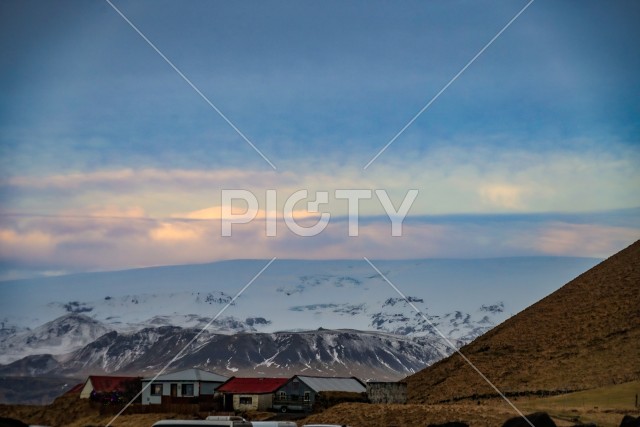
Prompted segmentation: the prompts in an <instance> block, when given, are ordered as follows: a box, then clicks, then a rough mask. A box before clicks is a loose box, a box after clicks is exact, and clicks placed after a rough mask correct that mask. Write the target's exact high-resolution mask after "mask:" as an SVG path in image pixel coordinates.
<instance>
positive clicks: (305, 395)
mask: <svg viewBox="0 0 640 427" xmlns="http://www.w3.org/2000/svg"><path fill="white" fill-rule="evenodd" d="M310 400H311V392H308V391H305V392H304V401H305V402H308V401H310Z"/></svg>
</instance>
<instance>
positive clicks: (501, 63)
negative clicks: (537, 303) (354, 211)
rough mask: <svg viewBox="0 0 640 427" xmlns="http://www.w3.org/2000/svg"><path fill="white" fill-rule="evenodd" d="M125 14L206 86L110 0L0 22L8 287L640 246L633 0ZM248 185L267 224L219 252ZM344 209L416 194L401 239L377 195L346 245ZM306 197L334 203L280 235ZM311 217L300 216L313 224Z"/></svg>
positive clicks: (2, 226)
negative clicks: (153, 270)
mask: <svg viewBox="0 0 640 427" xmlns="http://www.w3.org/2000/svg"><path fill="white" fill-rule="evenodd" d="M113 5H114V6H115V7H116V8H118V9H119V10H120V12H121V13H122V14H123V15H124V16H126V18H127V19H129V20H130V22H131V23H132V24H133V25H135V26H136V27H137V28H138V30H139V31H140V32H141V33H142V34H144V36H145V37H147V39H148V40H149V41H150V42H151V43H153V44H154V45H155V46H156V48H157V49H158V50H159V51H160V52H162V54H163V55H165V57H166V58H167V59H168V60H169V61H171V63H172V64H173V65H174V66H175V67H176V68H177V69H178V70H180V72H181V73H182V74H183V76H184V77H186V78H187V79H188V80H189V81H190V82H191V84H192V85H193V86H191V85H190V84H189V83H188V82H187V81H185V79H184V78H183V77H181V76H180V74H179V73H178V72H177V71H176V70H175V69H174V68H172V67H171V66H170V65H169V64H168V63H167V61H165V59H163V58H162V56H161V55H160V54H159V53H158V52H157V51H155V50H154V49H153V48H152V47H151V46H150V45H149V43H147V41H145V40H144V39H143V38H142V37H141V36H140V34H138V33H137V32H136V31H135V30H134V29H133V28H132V27H131V26H130V25H129V24H128V23H127V22H126V21H125V19H123V17H122V16H120V15H119V14H118V12H117V11H116V10H115V9H114V8H113V7H112V6H111V5H110V4H109V3H108V2H106V1H100V0H92V1H79V0H78V1H59V2H37V1H31V0H27V1H17V0H9V1H5V2H2V3H1V4H0V52H2V55H0V94H1V95H0V280H6V279H15V278H22V277H36V276H42V275H57V274H65V273H74V272H83V271H102V270H118V269H125V268H135V267H144V266H152V265H173V264H188V263H202V262H211V261H216V260H223V259H246V258H251V259H255V258H259V259H270V258H272V257H279V258H305V259H346V258H353V259H362V257H363V256H366V257H369V258H375V259H406V258H433V257H435V258H482V257H500V256H537V255H544V256H548V255H550V256H585V257H601V258H603V257H607V256H610V255H612V254H613V253H615V252H617V251H618V250H620V249H622V248H624V247H626V246H628V245H629V244H631V243H632V242H634V241H635V240H637V239H638V238H640V168H639V167H638V166H639V165H640V138H639V137H640V120H638V118H639V117H640V115H639V113H640V96H639V95H640V78H639V77H638V76H640V52H639V49H638V46H637V40H639V39H640V27H639V26H638V25H637V23H638V22H640V5H639V4H638V3H637V2H635V1H618V2H615V3H605V2H599V1H583V2H580V3H579V5H576V4H575V3H574V2H569V1H551V0H549V1H547V0H536V1H534V2H532V3H531V4H530V5H529V7H527V8H526V10H524V11H522V9H523V8H525V6H526V5H527V2H524V1H483V0H479V1H448V2H442V1H421V2H412V1H404V2H394V3H391V2H385V1H367V2H364V1H352V2H339V1H324V2H311V1H272V0H267V1H260V2H258V1H244V2H232V1H190V2H186V3H185V2H177V1H146V0H141V1H136V2H126V1H122V0H114V1H113ZM521 11H522V13H521V15H520V16H518V18H517V19H516V20H514V21H513V22H512V23H511V25H509V26H508V28H506V29H505V30H504V32H502V33H501V34H500V36H499V37H497V38H496V39H495V40H494V41H493V43H491V44H490V45H489V46H488V47H486V49H485V50H484V51H483V52H482V53H481V54H480V55H479V56H477V58H476V59H475V60H474V61H473V62H472V63H471V64H469V62H470V61H471V60H472V58H474V57H475V56H476V55H477V54H478V53H479V52H480V51H481V50H482V49H483V48H484V47H485V46H486V45H487V43H489V42H490V40H492V39H493V38H494V37H495V36H496V35H497V34H498V33H499V32H500V31H501V30H502V29H503V28H504V27H505V25H506V24H507V23H508V22H510V21H511V20H512V18H514V17H515V16H516V15H517V14H518V13H519V12H521ZM468 64H469V66H468V67H467V68H465V69H464V72H462V73H461V74H459V76H458V77H457V78H456V79H454V80H453V81H452V79H453V78H454V76H456V75H457V74H458V73H459V72H460V71H461V70H463V68H464V67H465V66H466V65H468ZM449 83H450V84H449ZM448 84H449V85H448ZM447 85H448V86H447ZM445 87H446V89H445V90H444V91H442V92H441V94H440V96H438V97H437V99H435V101H434V102H433V103H432V104H431V105H430V106H429V107H428V108H427V109H426V110H425V111H424V112H423V113H422V114H420V115H419V117H417V118H416V119H415V121H413V122H412V123H411V124H410V126H408V127H407V128H406V130H405V131H404V132H402V133H401V134H400V135H399V136H398V137H397V138H396V139H395V140H394V141H393V143H392V144H390V145H389V146H388V148H387V149H386V150H384V152H382V154H380V155H379V157H377V158H376V159H375V161H373V162H372V163H370V164H369V165H368V166H367V167H366V168H365V165H367V164H368V163H369V162H370V161H371V160H372V159H373V158H374V156H376V154H378V153H379V152H380V150H381V149H382V148H383V147H385V145H386V144H387V143H389V142H390V141H391V140H392V138H394V136H396V135H397V134H398V133H399V132H400V131H401V129H403V128H404V127H405V125H407V124H408V123H409V121H410V120H411V119H412V118H414V116H416V114H417V113H418V112H419V111H420V110H421V109H422V108H423V107H425V105H427V103H429V102H430V101H431V100H432V99H433V98H434V96H436V94H438V93H439V92H440V91H441V90H442V89H443V88H445ZM196 88H197V91H199V92H200V93H201V94H202V96H200V94H198V92H197V91H196V90H195V89H196ZM203 97H204V98H206V99H207V100H208V102H210V103H211V104H212V105H213V106H214V107H215V108H213V107H212V106H211V105H209V103H208V102H207V100H205V99H203ZM216 109H217V110H218V111H216ZM223 115H224V117H223ZM225 117H226V120H228V121H229V122H231V123H232V124H233V126H235V127H236V129H237V131H236V129H234V128H233V127H232V126H231V125H230V124H229V123H228V122H227V121H226V120H225ZM238 131H239V132H238ZM240 132H241V133H242V135H244V137H243V136H242V135H240ZM244 138H246V139H247V140H248V141H250V142H251V143H252V144H253V145H254V146H255V147H256V148H257V149H258V150H259V151H260V152H261V153H262V155H263V156H264V157H263V156H261V155H260V154H259V153H258V152H257V151H256V150H254V149H253V148H252V147H251V145H250V144H249V143H248V142H247V141H246V140H245V139H244ZM265 158H266V159H268V161H266V160H265ZM233 189H243V190H249V191H251V192H252V193H253V194H254V195H255V197H256V201H257V203H258V206H257V209H256V210H255V212H254V213H255V214H256V218H255V219H254V220H253V221H251V222H248V223H246V224H234V226H233V235H232V236H230V237H223V236H221V223H222V218H223V217H224V211H225V208H227V207H228V205H224V204H223V197H222V193H223V191H224V190H233ZM337 189H361V190H376V189H378V190H385V191H386V192H387V194H388V195H389V197H390V200H391V201H392V203H394V206H395V207H396V208H397V207H399V206H400V203H401V201H402V200H403V198H404V197H405V195H406V194H407V192H408V191H409V190H411V189H415V190H418V196H417V197H416V199H415V201H414V202H413V204H412V205H411V208H410V209H409V212H408V215H407V217H406V218H405V219H404V222H403V228H402V236H397V237H394V236H392V235H391V222H390V219H389V218H388V217H387V215H386V213H385V210H384V209H383V206H382V204H381V203H380V201H379V200H378V199H377V198H376V196H375V193H374V195H373V196H372V198H371V199H370V200H362V201H361V202H360V205H359V208H360V209H359V236H357V237H350V236H349V235H348V232H347V228H348V227H347V225H348V213H349V211H348V203H347V201H346V200H344V199H339V198H336V197H335V190H337ZM267 190H274V191H275V193H276V195H277V201H276V203H275V204H274V205H272V206H267V202H266V194H267ZM298 190H307V191H308V194H309V198H308V200H310V201H313V200H315V199H316V196H315V195H316V194H317V193H316V192H319V191H326V192H327V193H328V194H329V197H328V203H326V204H324V205H321V206H320V210H321V211H322V212H329V213H330V214H331V220H330V223H329V225H328V226H327V228H326V229H324V231H322V232H321V233H319V234H317V235H316V236H313V237H300V236H297V235H295V234H294V233H293V232H291V231H290V230H289V229H288V228H287V226H286V224H285V223H284V221H283V215H284V214H283V209H284V206H285V204H286V200H287V198H288V197H289V196H291V195H292V194H293V193H295V192H296V191H298ZM245 208H246V206H245V205H244V202H242V201H236V203H235V204H234V205H233V211H232V212H233V213H241V212H242V211H243V210H244V209H245ZM307 210H308V207H307V206H306V204H305V203H304V200H303V201H301V202H300V203H298V204H297V205H295V211H296V213H295V217H296V218H298V221H300V223H301V224H304V225H305V226H310V225H312V224H313V223H315V222H316V221H317V220H318V215H319V214H320V212H318V213H315V212H308V211H307ZM270 214H272V215H273V216H275V217H276V218H277V220H276V223H277V235H276V236H267V235H266V232H265V230H266V224H265V217H267V216H268V215H270Z"/></svg>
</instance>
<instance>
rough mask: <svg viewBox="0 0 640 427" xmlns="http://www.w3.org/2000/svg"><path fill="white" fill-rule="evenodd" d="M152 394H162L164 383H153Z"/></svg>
mask: <svg viewBox="0 0 640 427" xmlns="http://www.w3.org/2000/svg"><path fill="white" fill-rule="evenodd" d="M151 396H162V384H151Z"/></svg>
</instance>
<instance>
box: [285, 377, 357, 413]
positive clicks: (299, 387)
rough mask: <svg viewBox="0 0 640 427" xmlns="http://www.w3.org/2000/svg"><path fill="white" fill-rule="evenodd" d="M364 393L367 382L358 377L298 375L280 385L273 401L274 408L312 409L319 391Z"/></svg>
mask: <svg viewBox="0 0 640 427" xmlns="http://www.w3.org/2000/svg"><path fill="white" fill-rule="evenodd" d="M323 392H325V393H326V392H346V393H364V392H366V386H365V384H364V383H363V382H362V381H360V380H359V379H358V378H356V377H312V376H304V375H296V376H294V377H292V378H291V379H290V380H289V381H287V383H286V384H284V385H283V386H282V387H280V388H279V389H278V390H277V392H276V396H275V400H274V402H273V409H276V410H279V411H281V412H287V411H289V410H294V411H310V410H311V409H312V407H313V404H314V403H315V402H316V399H317V396H318V393H323Z"/></svg>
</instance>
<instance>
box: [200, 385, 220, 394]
mask: <svg viewBox="0 0 640 427" xmlns="http://www.w3.org/2000/svg"><path fill="white" fill-rule="evenodd" d="M221 384H222V383H200V394H215V392H216V388H218V387H220V385H221Z"/></svg>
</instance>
